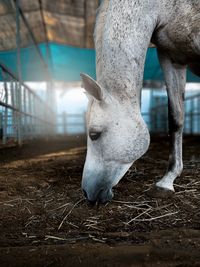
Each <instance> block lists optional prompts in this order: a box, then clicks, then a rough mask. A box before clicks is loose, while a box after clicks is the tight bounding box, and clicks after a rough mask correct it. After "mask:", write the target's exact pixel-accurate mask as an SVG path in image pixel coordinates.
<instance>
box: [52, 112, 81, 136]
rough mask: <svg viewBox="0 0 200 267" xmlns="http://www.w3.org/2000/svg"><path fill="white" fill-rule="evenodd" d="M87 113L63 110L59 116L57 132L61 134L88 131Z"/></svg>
mask: <svg viewBox="0 0 200 267" xmlns="http://www.w3.org/2000/svg"><path fill="white" fill-rule="evenodd" d="M85 118H86V116H85V113H81V114H70V113H66V112H63V113H62V114H59V115H58V116H57V133H58V134H60V135H73V134H84V133H86V119H85Z"/></svg>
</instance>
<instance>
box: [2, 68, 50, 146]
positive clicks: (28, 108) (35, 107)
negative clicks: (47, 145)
mask: <svg viewBox="0 0 200 267" xmlns="http://www.w3.org/2000/svg"><path fill="white" fill-rule="evenodd" d="M0 71H1V74H2V76H3V82H1V83H0V144H8V143H11V142H12V143H13V142H17V143H18V144H21V143H22V141H23V140H27V139H33V138H38V137H48V136H49V135H52V134H55V113H54V111H53V110H52V109H51V108H50V107H49V106H48V104H47V103H45V102H44V101H43V100H42V99H41V98H40V97H39V96H38V95H37V94H36V93H35V92H34V91H32V90H31V89H30V88H29V87H28V86H27V85H26V84H24V83H22V82H19V79H18V77H17V76H16V75H14V74H13V73H12V72H11V71H10V70H9V69H8V68H7V67H6V66H4V65H3V64H1V63H0Z"/></svg>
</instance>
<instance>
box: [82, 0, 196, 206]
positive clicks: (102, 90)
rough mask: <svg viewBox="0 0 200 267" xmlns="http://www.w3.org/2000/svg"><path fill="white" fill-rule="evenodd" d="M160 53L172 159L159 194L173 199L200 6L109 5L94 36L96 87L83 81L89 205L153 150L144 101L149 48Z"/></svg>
mask: <svg viewBox="0 0 200 267" xmlns="http://www.w3.org/2000/svg"><path fill="white" fill-rule="evenodd" d="M150 42H152V43H154V44H155V45H156V47H157V51H158V55H159V59H160V64H161V66H162V69H163V72H164V77H165V82H166V86H167V93H168V106H169V132H170V136H171V141H170V148H171V149H170V150H171V151H170V156H169V166H168V169H167V172H166V173H165V175H164V177H163V178H162V179H161V180H160V181H158V182H157V183H156V186H155V188H157V190H159V191H163V192H172V191H174V187H173V182H174V180H175V179H176V177H178V176H180V174H181V172H182V169H183V163H182V132H183V122H184V111H183V101H184V90H185V83H186V67H187V65H189V67H190V68H191V70H192V71H193V72H194V73H195V74H197V75H200V1H199V0H147V1H144V0H120V1H119V0H104V1H103V2H102V4H101V6H100V8H99V12H98V15H97V20H96V28H95V47H96V72H97V81H94V80H93V79H92V78H90V77H89V76H87V75H85V74H81V76H82V81H83V86H84V88H85V90H86V91H87V93H88V95H89V98H90V101H89V107H88V114H87V124H88V125H87V127H88V140H87V157H86V162H85V166H84V171H83V179H82V189H83V191H84V193H85V196H86V197H87V199H88V200H89V201H90V202H93V203H96V201H98V202H106V201H110V200H111V199H112V196H113V193H112V188H113V186H115V185H116V184H117V183H118V182H119V180H120V179H121V178H122V177H123V176H124V174H125V173H126V171H127V170H128V169H129V168H130V166H131V165H132V164H133V162H134V161H136V160H137V159H138V158H140V157H141V156H142V155H143V154H144V153H145V152H146V151H147V149H148V147H149V141H150V138H149V132H148V129H147V126H146V125H145V123H144V121H143V118H142V116H141V112H140V94H141V89H142V84H143V72H144V63H145V57H146V52H147V49H148V46H149V43H150Z"/></svg>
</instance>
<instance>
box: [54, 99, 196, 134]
mask: <svg viewBox="0 0 200 267" xmlns="http://www.w3.org/2000/svg"><path fill="white" fill-rule="evenodd" d="M184 105H185V107H184V109H185V122H184V133H185V134H190V135H193V134H200V94H196V95H192V96H189V97H187V98H186V99H185V102H184ZM142 116H143V118H144V120H145V122H146V123H147V125H148V128H149V130H150V132H151V133H161V134H162V133H167V132H168V105H167V104H160V105H157V106H155V107H151V108H150V109H149V111H148V112H143V113H142ZM57 133H59V134H61V135H73V134H84V133H86V120H85V113H82V114H68V113H66V112H63V113H62V114H59V115H58V116H57Z"/></svg>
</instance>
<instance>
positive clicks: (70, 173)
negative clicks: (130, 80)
mask: <svg viewBox="0 0 200 267" xmlns="http://www.w3.org/2000/svg"><path fill="white" fill-rule="evenodd" d="M199 138H200V137H185V139H184V145H183V146H184V172H183V174H182V175H181V177H180V178H178V179H177V181H176V185H175V189H176V193H175V194H174V196H173V197H172V198H168V199H159V198H150V197H149V196H148V194H147V192H148V190H149V188H150V187H151V185H152V184H153V183H155V181H156V180H158V179H159V178H160V177H161V176H162V175H163V174H164V171H165V169H166V166H167V158H168V143H167V139H166V138H164V137H163V138H160V137H159V138H158V137H157V138H155V137H154V138H152V143H151V146H150V149H149V151H148V153H147V154H146V155H145V156H143V157H142V158H141V159H140V160H138V161H137V162H136V163H135V164H134V165H133V167H132V168H131V170H130V171H129V172H128V173H127V174H126V176H125V177H124V178H123V179H122V181H121V182H120V183H119V185H118V186H116V188H115V189H114V193H115V196H114V199H113V201H112V202H111V203H109V204H106V206H99V207H94V208H92V207H90V206H88V204H87V203H86V201H85V200H84V199H83V196H82V192H81V189H80V183H81V173H82V169H83V164H84V159H85V140H84V138H82V137H74V138H63V139H54V140H51V141H39V142H38V141H37V142H32V143H31V144H26V145H24V146H22V147H21V148H8V149H1V150H0V266H1V267H2V266H20V267H21V266H24V267H25V266H29V267H32V266H53V267H54V266H55V267H56V266H67V267H69V266H73V267H75V266H127V267H128V266H132V267H136V266H152V267H154V266H155V267H156V266H160V267H162V266H166V267H168V266H179V267H181V266H185V267H186V266H195V267H196V266H200V142H199Z"/></svg>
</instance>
